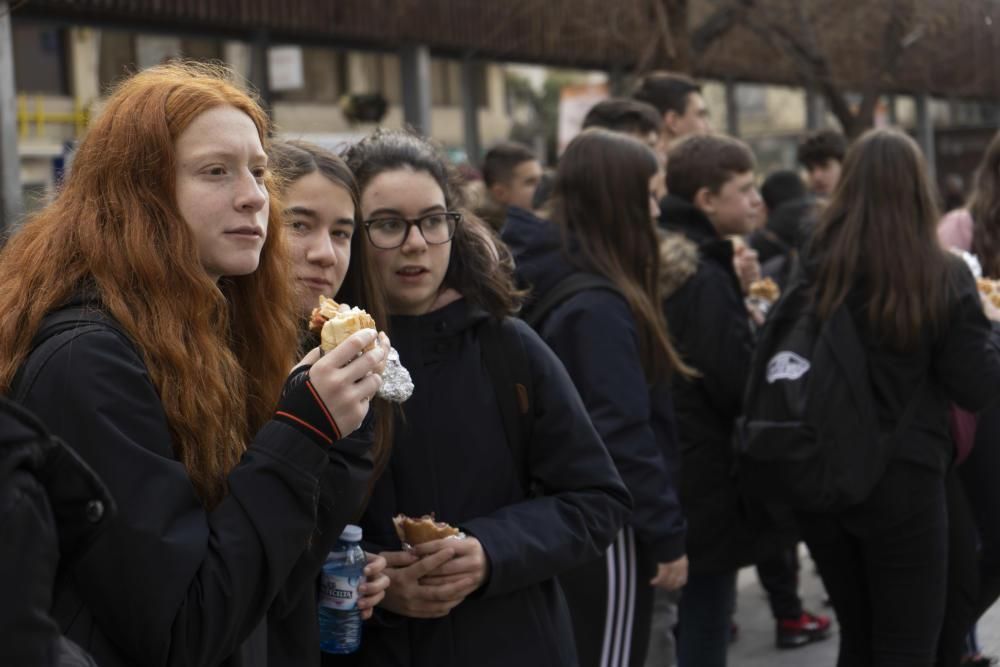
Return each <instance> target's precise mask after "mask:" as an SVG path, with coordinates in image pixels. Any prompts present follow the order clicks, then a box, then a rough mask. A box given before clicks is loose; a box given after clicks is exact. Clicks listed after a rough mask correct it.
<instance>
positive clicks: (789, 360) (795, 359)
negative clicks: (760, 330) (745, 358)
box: [766, 352, 810, 384]
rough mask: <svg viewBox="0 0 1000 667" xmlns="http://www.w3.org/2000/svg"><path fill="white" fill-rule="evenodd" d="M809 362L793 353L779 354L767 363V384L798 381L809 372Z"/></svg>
mask: <svg viewBox="0 0 1000 667" xmlns="http://www.w3.org/2000/svg"><path fill="white" fill-rule="evenodd" d="M809 367H810V366H809V362H808V361H807V360H805V359H803V358H802V357H800V356H799V355H797V354H795V353H794V352H779V353H778V354H776V355H774V356H773V357H771V361H769V362H767V376H766V377H767V383H768V384H774V383H775V382H777V381H778V380H798V379H799V378H800V377H802V376H803V375H805V374H806V373H808V372H809Z"/></svg>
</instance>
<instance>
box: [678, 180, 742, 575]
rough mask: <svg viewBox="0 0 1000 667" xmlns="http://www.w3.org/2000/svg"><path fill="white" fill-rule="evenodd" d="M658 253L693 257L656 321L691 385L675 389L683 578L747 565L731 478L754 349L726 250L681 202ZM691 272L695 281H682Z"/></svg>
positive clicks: (730, 255)
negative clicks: (686, 562) (678, 250)
mask: <svg viewBox="0 0 1000 667" xmlns="http://www.w3.org/2000/svg"><path fill="white" fill-rule="evenodd" d="M660 221H661V226H662V227H663V228H664V229H665V230H666V231H667V232H668V237H667V241H666V243H668V244H676V245H680V246H685V245H686V246H687V247H689V248H691V251H695V250H696V251H697V263H696V264H693V263H672V264H668V265H666V266H664V267H663V270H664V271H666V272H671V271H676V270H680V269H685V267H686V270H685V275H680V276H673V277H672V278H671V280H670V283H671V284H672V287H673V291H672V292H671V293H669V294H668V295H667V296H666V298H665V301H664V312H665V314H666V316H667V323H668V324H669V326H670V332H671V334H672V335H673V337H674V341H675V343H676V345H677V349H678V351H679V352H680V354H681V356H682V357H683V358H684V360H685V361H686V362H687V363H688V364H689V365H690V366H692V367H694V369H695V370H697V371H698V373H699V376H698V377H696V378H694V379H690V380H686V379H684V378H681V377H678V378H677V379H676V380H675V381H674V383H673V390H674V405H675V406H676V410H677V422H678V430H679V432H680V441H681V476H680V478H681V484H680V493H681V506H682V507H683V508H684V513H685V515H686V516H687V520H688V557H689V559H690V566H691V571H692V572H696V573H704V572H725V571H729V570H733V569H736V568H737V567H739V566H741V565H744V564H747V563H749V562H752V561H753V559H754V554H753V538H754V535H753V530H752V529H751V526H750V525H749V522H748V521H747V519H746V516H745V514H744V511H743V504H742V501H741V500H740V496H739V493H738V491H737V486H736V482H735V478H734V476H733V475H734V472H735V471H734V465H735V457H734V450H733V432H734V431H733V429H734V427H735V422H736V418H737V417H739V415H740V413H741V412H742V403H743V390H744V387H745V386H746V380H747V374H748V373H749V370H750V358H751V355H752V352H753V341H752V336H751V332H750V322H749V317H748V315H747V309H746V306H745V305H744V302H743V294H742V291H741V289H740V284H739V279H738V278H737V277H736V274H735V272H734V270H733V249H732V244H731V243H730V242H729V241H728V240H726V239H723V238H721V237H720V236H719V235H718V233H717V232H716V231H715V228H714V227H712V225H711V223H710V222H709V221H708V218H706V217H705V216H704V215H703V214H702V213H701V212H700V211H699V210H698V209H697V208H695V207H694V206H693V205H692V204H690V203H688V202H687V201H685V200H683V199H681V198H679V197H676V196H674V195H668V196H667V197H666V198H665V199H664V201H663V207H662V209H661V217H660ZM690 269H693V273H691V272H690Z"/></svg>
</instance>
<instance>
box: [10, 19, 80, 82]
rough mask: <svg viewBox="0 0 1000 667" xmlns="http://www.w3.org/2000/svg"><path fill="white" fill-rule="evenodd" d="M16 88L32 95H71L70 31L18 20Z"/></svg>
mask: <svg viewBox="0 0 1000 667" xmlns="http://www.w3.org/2000/svg"><path fill="white" fill-rule="evenodd" d="M13 37H14V87H15V88H16V90H17V91H18V92H21V93H29V94H48V95H69V94H70V91H69V81H68V76H67V60H66V31H65V30H63V29H62V28H55V27H52V26H48V25H45V24H38V23H27V24H22V23H19V22H14V24H13Z"/></svg>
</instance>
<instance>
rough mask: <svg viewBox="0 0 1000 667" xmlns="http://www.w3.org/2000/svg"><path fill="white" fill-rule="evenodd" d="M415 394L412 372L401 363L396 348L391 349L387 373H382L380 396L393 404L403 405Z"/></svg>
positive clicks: (386, 364) (386, 363)
mask: <svg viewBox="0 0 1000 667" xmlns="http://www.w3.org/2000/svg"><path fill="white" fill-rule="evenodd" d="M412 393H413V379H412V378H411V377H410V371H408V370H406V368H405V367H404V366H403V364H402V363H400V361H399V352H396V350H395V348H391V347H390V348H389V356H388V357H387V358H386V362H385V371H384V372H383V373H382V386H381V387H379V388H378V395H379V397H381V398H384V399H385V400H387V401H392V402H393V403H402V402H403V401H405V400H406V399H408V398H409V397H410V394H412Z"/></svg>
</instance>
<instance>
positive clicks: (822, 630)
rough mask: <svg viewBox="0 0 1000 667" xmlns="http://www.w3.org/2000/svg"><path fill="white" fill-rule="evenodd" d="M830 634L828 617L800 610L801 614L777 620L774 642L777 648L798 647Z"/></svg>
mask: <svg viewBox="0 0 1000 667" xmlns="http://www.w3.org/2000/svg"><path fill="white" fill-rule="evenodd" d="M829 636H830V617H829V616H820V615H817V614H810V613H809V612H807V611H804V612H802V616H800V617H798V618H793V619H784V620H780V621H778V624H777V630H776V633H775V643H776V644H777V646H778V648H799V647H800V646H805V645H806V644H808V643H810V642H818V641H820V640H823V639H826V638H827V637H829Z"/></svg>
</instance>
